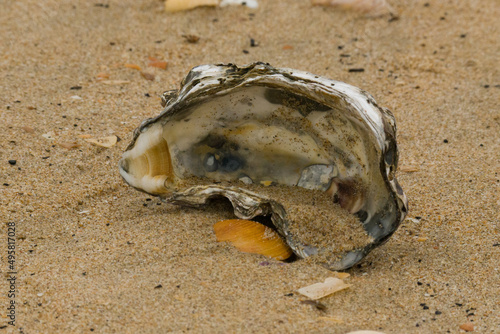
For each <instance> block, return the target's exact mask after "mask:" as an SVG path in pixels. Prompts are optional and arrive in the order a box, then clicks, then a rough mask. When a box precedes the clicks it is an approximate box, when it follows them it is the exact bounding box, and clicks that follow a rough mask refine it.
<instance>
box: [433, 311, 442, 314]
mask: <svg viewBox="0 0 500 334" xmlns="http://www.w3.org/2000/svg"><path fill="white" fill-rule="evenodd" d="M434 313H435V314H437V315H440V314H442V313H443V312H441V311H436V312H434Z"/></svg>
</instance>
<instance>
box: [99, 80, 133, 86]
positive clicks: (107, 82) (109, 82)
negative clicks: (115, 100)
mask: <svg viewBox="0 0 500 334" xmlns="http://www.w3.org/2000/svg"><path fill="white" fill-rule="evenodd" d="M101 82H102V83H103V84H105V85H110V86H119V85H125V84H129V83H130V81H128V80H103V81H101Z"/></svg>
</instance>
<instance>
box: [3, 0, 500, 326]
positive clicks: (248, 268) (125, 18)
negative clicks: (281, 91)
mask: <svg viewBox="0 0 500 334" xmlns="http://www.w3.org/2000/svg"><path fill="white" fill-rule="evenodd" d="M391 2H393V3H392V6H393V7H394V10H395V11H396V12H397V13H398V17H397V18H391V17H390V16H383V17H379V18H367V17H365V16H364V15H362V14H358V13H356V12H352V11H342V10H338V9H333V8H323V7H313V6H311V5H310V3H309V1H299V0H295V1H291V0H288V1H285V0H272V1H271V0H267V1H264V0H261V1H260V7H259V8H258V9H256V10H252V9H248V8H246V7H239V6H238V7H234V6H230V7H226V8H198V9H195V10H192V11H187V12H179V13H175V14H168V13H165V12H164V11H163V2H162V1H157V0H145V1H130V0H122V1H117V0H110V1H55V0H46V1H28V0H24V1H15V2H14V1H12V2H11V1H8V2H7V1H5V2H3V3H2V9H1V11H0V37H1V43H0V87H1V94H0V129H1V131H0V194H1V195H0V214H1V216H2V223H3V224H2V234H3V237H2V244H1V254H0V258H1V264H0V270H1V272H2V273H3V275H4V277H5V279H3V280H2V283H1V284H0V289H1V290H0V305H1V311H0V315H1V322H0V328H1V329H0V333H2V332H6V333H7V332H9V333H10V332H12V333H14V332H15V333H17V332H19V333H43V332H46V333H49V332H50V333H70V332H73V333H77V332H92V331H93V332H96V333H113V332H117V333H166V332H174V333H181V332H182V333H183V332H193V333H198V332H199V333H234V332H245V333H250V332H273V333H277V332H282V333H288V332H293V333H323V332H326V333H347V332H349V331H353V330H361V329H365V330H367V329H370V330H376V331H381V332H385V333H459V332H463V330H460V329H459V327H460V326H461V325H463V324H466V323H472V324H473V326H474V331H475V332H478V333H499V332H500V298H499V295H500V269H499V267H500V246H499V243H500V213H499V212H500V210H499V207H500V195H499V193H500V192H499V185H500V175H499V174H500V163H499V161H500V111H499V101H500V67H499V62H498V60H499V58H500V49H499V40H498V37H499V34H500V21H499V20H498V17H500V4H499V2H498V1H497V0H485V1H475V0H470V1H444V0H443V1H437V0H422V1H409V0H404V1H400V2H396V1H391ZM186 34H192V35H196V36H199V37H200V40H199V41H198V42H197V43H194V44H193V43H188V42H187V41H186V39H185V38H184V37H183V35H186ZM251 39H254V40H255V43H256V44H257V45H258V46H254V47H252V46H251V45H250V42H251ZM148 57H155V58H157V59H159V60H164V61H166V62H168V66H167V68H166V69H165V70H164V69H160V68H155V67H150V66H148V63H149V59H148ZM254 61H264V62H268V63H270V64H271V65H273V66H275V67H290V68H296V69H300V70H305V71H309V72H312V73H315V74H318V75H321V76H325V77H328V78H332V79H335V80H340V81H345V82H347V83H350V84H352V85H355V86H358V87H360V88H362V89H364V90H366V91H368V92H370V93H371V94H372V95H373V96H374V97H375V99H376V100H377V101H378V102H379V103H380V105H382V106H385V107H387V108H389V109H391V110H392V111H393V113H394V115H395V117H396V120H397V126H398V144H399V149H400V164H399V165H400V169H399V171H398V179H399V181H400V183H401V186H402V188H403V189H404V190H405V192H406V194H407V196H408V198H409V203H410V211H409V215H408V218H407V219H406V221H405V222H403V224H402V225H401V227H400V228H399V230H398V231H397V232H396V233H395V234H394V235H393V236H392V238H391V239H390V240H389V241H388V242H387V243H386V244H385V245H383V246H381V247H379V248H377V249H375V250H374V251H373V252H371V253H370V254H369V255H368V256H367V257H366V258H365V259H364V260H363V261H362V262H361V263H360V264H359V265H357V266H356V267H354V268H352V269H350V270H348V273H350V275H351V276H350V277H349V278H347V279H345V282H346V283H348V284H351V285H352V286H351V287H350V288H348V289H346V290H343V291H340V292H338V293H336V294H334V295H332V296H329V297H326V298H323V299H321V303H322V304H323V305H324V306H325V308H324V309H318V308H317V307H315V306H314V305H310V304H304V303H301V301H304V300H306V299H307V298H306V297H303V296H301V295H299V294H298V293H297V292H296V290H297V289H299V288H301V287H303V286H306V285H310V284H313V283H317V282H323V281H324V280H325V279H326V278H327V277H331V276H333V273H332V272H330V271H328V270H326V269H324V268H322V267H320V266H317V265H314V264H311V263H308V262H307V261H300V260H299V261H295V262H292V263H285V264H284V263H280V262H278V261H275V260H270V259H267V258H265V257H263V256H259V255H254V254H246V253H241V252H239V251H237V250H236V249H234V248H233V247H231V246H230V245H228V244H226V243H218V242H216V238H215V235H214V233H213V229H212V225H213V224H214V223H215V222H216V221H218V220H221V219H226V218H231V217H233V215H232V212H231V211H230V210H224V211H222V212H221V211H220V210H217V208H216V207H206V208H204V209H192V208H182V207H177V206H173V205H168V204H165V203H162V202H161V201H159V200H158V199H157V198H154V197H152V196H148V195H147V194H144V193H140V192H138V191H136V190H135V189H133V188H131V187H129V186H127V184H125V182H124V181H123V180H122V179H121V177H120V175H119V173H118V168H117V162H118V160H119V159H120V156H121V154H122V152H123V151H124V150H125V148H126V146H127V145H128V143H129V142H130V140H131V137H132V131H133V130H134V129H135V128H136V127H137V126H138V125H139V124H140V122H141V121H142V120H144V119H146V118H148V117H153V116H155V115H157V114H158V113H159V112H160V111H161V109H162V108H161V106H160V99H159V96H160V94H161V93H162V92H164V91H166V90H170V89H176V88H178V87H179V84H180V81H181V80H182V78H183V77H184V76H185V75H186V74H187V73H188V71H189V70H190V69H191V68H192V67H193V66H197V65H200V64H208V63H221V62H224V63H227V62H231V63H236V64H239V65H244V64H248V63H251V62H254ZM125 64H136V65H139V66H140V67H141V68H142V70H143V71H144V72H146V73H148V74H153V75H154V80H148V79H147V78H145V77H143V76H142V75H141V73H140V71H138V70H136V69H133V68H129V67H125V66H124V65H125ZM353 68H358V69H359V68H363V69H364V72H349V69H353ZM146 77H148V76H147V75H146ZM149 78H151V77H149ZM120 82H121V83H120ZM44 135H45V136H44ZM80 135H87V136H90V137H93V138H95V137H104V136H110V135H116V136H118V137H120V138H121V139H122V140H121V141H119V142H118V143H117V144H116V145H115V146H113V147H111V148H102V147H97V146H93V145H91V144H89V143H88V142H86V141H85V140H84V139H82V138H80V137H79V136H80ZM47 137H49V138H47ZM73 143H75V144H76V145H72V144H73ZM71 146H76V147H73V148H68V147H71ZM9 160H15V164H13V163H14V162H13V161H11V162H10V163H9ZM8 222H10V223H11V225H13V224H12V223H15V234H16V242H15V247H16V253H15V268H14V270H15V271H16V272H17V274H16V281H15V283H16V289H17V290H16V294H15V297H13V298H9V297H8V296H7V295H8V290H9V282H8V281H7V278H9V277H10V276H11V275H10V274H8V273H7V272H8V271H11V270H9V267H8V257H7V246H8V241H7V240H8V239H7V233H8V229H7V227H8V226H7V224H6V223H8ZM11 269H12V268H11ZM12 300H14V301H15V307H16V309H15V312H16V318H15V319H16V320H15V327H13V326H11V325H8V323H7V322H8V321H10V319H9V318H8V317H7V315H6V313H7V309H6V308H7V306H8V305H10V304H9V303H10V302H11V301H12Z"/></svg>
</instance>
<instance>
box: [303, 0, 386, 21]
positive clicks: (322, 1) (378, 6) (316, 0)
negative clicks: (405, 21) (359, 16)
mask: <svg viewBox="0 0 500 334" xmlns="http://www.w3.org/2000/svg"><path fill="white" fill-rule="evenodd" d="M311 3H312V4H313V5H319V6H332V7H339V8H341V9H352V10H355V11H358V12H360V13H365V14H367V15H369V16H373V17H376V16H381V15H384V14H389V13H393V10H392V8H391V6H389V4H388V3H387V2H386V0H311Z"/></svg>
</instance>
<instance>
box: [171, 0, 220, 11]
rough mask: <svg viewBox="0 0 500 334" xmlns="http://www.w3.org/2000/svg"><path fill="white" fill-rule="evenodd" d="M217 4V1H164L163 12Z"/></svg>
mask: <svg viewBox="0 0 500 334" xmlns="http://www.w3.org/2000/svg"><path fill="white" fill-rule="evenodd" d="M218 4H219V0H166V1H165V10H166V11H167V12H178V11H181V10H188V9H193V8H195V7H199V6H217V5H218Z"/></svg>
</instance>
